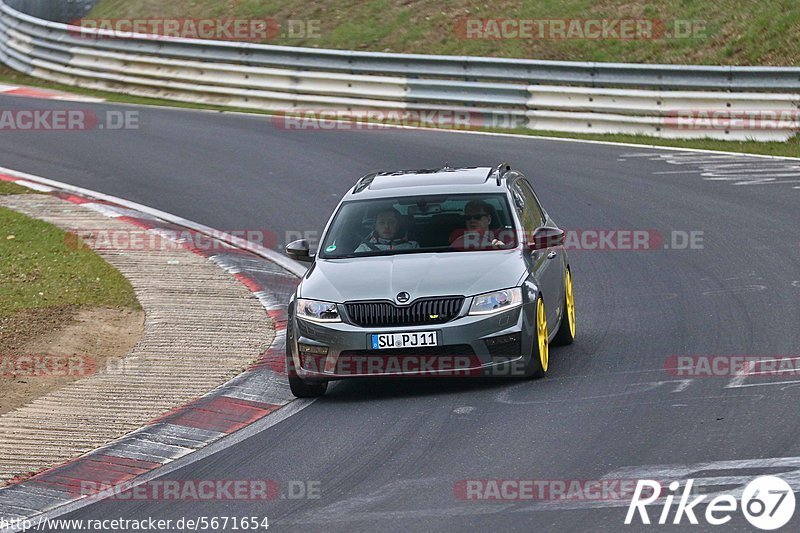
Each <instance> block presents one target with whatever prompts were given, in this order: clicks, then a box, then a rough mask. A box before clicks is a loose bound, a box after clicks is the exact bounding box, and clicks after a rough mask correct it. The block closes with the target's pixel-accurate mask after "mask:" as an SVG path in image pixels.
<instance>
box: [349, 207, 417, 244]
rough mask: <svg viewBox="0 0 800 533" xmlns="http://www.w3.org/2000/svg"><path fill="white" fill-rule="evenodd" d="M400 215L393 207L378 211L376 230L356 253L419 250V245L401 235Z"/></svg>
mask: <svg viewBox="0 0 800 533" xmlns="http://www.w3.org/2000/svg"><path fill="white" fill-rule="evenodd" d="M401 217H402V215H400V213H399V212H398V211H397V210H396V209H393V208H391V207H389V208H387V209H382V210H381V211H378V214H377V215H376V216H375V228H374V230H373V231H372V233H370V235H369V237H367V239H366V240H365V241H364V242H362V243H361V244H360V245H359V246H358V248H356V249H355V252H356V253H359V252H379V251H385V250H411V249H414V248H419V243H418V242H416V241H409V240H408V237H407V236H406V235H405V234H404V233H403V234H401V226H402V223H401Z"/></svg>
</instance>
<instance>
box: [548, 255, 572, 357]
mask: <svg viewBox="0 0 800 533" xmlns="http://www.w3.org/2000/svg"><path fill="white" fill-rule="evenodd" d="M574 341H575V297H574V296H573V293H572V273H571V272H570V270H569V269H567V273H566V274H565V279H564V313H563V315H562V316H561V324H559V326H558V332H557V333H556V336H555V337H553V344H554V345H556V346H567V345H569V344H572V343H573V342H574Z"/></svg>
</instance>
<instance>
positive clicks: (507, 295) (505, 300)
mask: <svg viewBox="0 0 800 533" xmlns="http://www.w3.org/2000/svg"><path fill="white" fill-rule="evenodd" d="M520 305H522V289H521V288H519V287H514V288H513V289H504V290H502V291H494V292H487V293H484V294H479V295H477V296H476V297H475V298H473V300H472V305H471V306H470V308H469V314H471V315H491V314H492V313H499V312H501V311H508V310H509V309H513V308H515V307H519V306H520Z"/></svg>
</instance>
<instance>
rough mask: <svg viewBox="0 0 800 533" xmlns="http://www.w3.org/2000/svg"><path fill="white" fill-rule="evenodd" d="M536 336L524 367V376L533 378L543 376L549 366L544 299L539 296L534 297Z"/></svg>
mask: <svg viewBox="0 0 800 533" xmlns="http://www.w3.org/2000/svg"><path fill="white" fill-rule="evenodd" d="M534 325H535V326H536V338H535V339H534V340H533V348H532V349H531V355H530V358H529V359H528V364H527V365H526V368H525V376H526V377H529V378H533V379H539V378H543V377H545V376H546V375H547V370H548V368H549V367H550V347H549V345H548V342H547V339H548V333H547V314H546V313H545V308H544V300H543V299H542V297H541V296H539V297H538V298H536V316H535V317H534Z"/></svg>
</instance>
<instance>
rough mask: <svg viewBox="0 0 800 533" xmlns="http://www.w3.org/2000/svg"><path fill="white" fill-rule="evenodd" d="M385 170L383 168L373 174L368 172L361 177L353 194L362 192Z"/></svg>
mask: <svg viewBox="0 0 800 533" xmlns="http://www.w3.org/2000/svg"><path fill="white" fill-rule="evenodd" d="M381 172H383V170H379V171H378V172H373V173H372V174H367V175H365V176H362V177H361V178H359V180H358V181H357V182H356V186H355V187H354V188H353V194H356V193H360V192H361V191H363V190H364V189H366V188H367V187H369V186H370V184H371V183H372V180H374V179H375V176H377V175H378V174H380V173H381Z"/></svg>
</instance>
